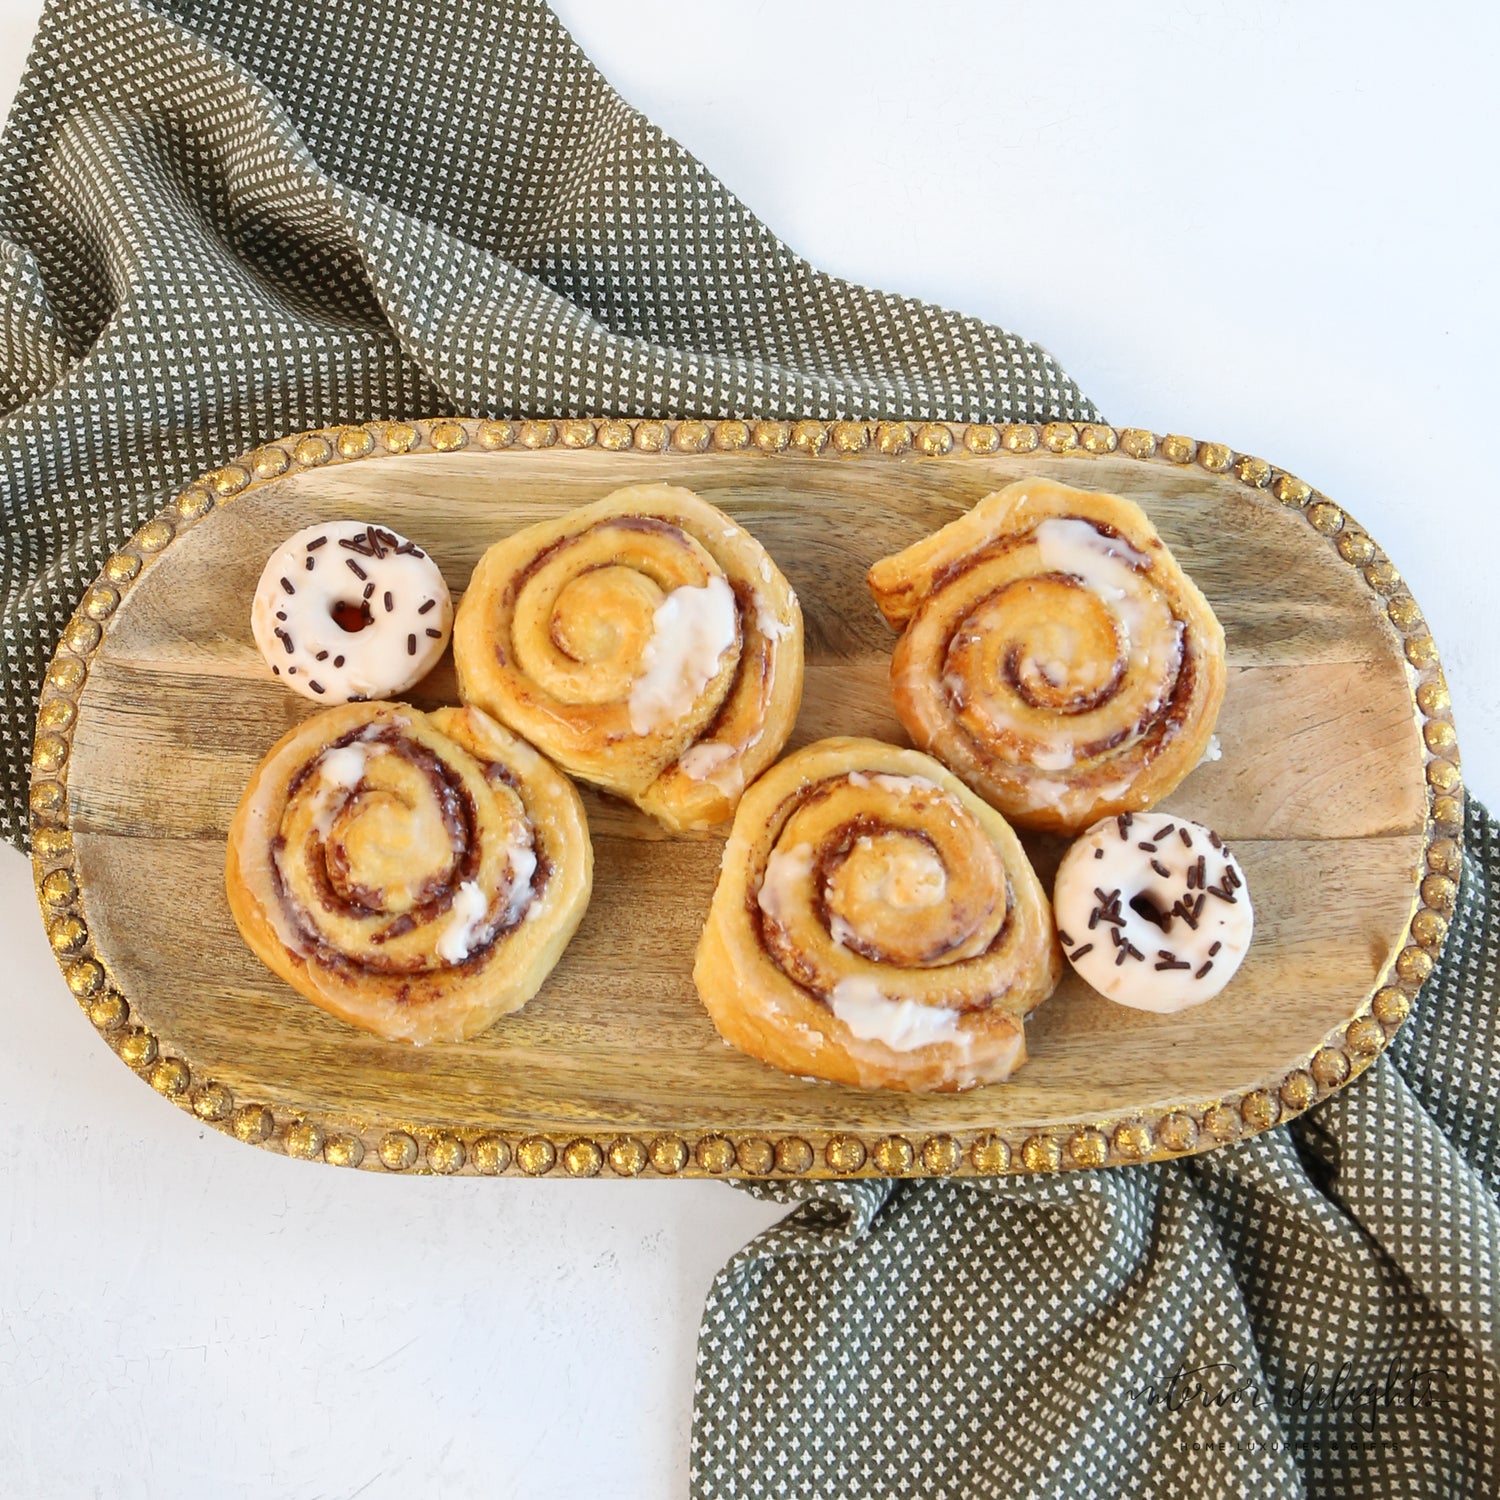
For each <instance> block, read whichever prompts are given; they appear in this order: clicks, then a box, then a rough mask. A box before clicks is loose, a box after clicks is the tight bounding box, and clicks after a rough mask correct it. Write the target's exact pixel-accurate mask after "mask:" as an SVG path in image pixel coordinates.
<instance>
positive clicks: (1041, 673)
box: [869, 479, 1225, 833]
mask: <svg viewBox="0 0 1500 1500" xmlns="http://www.w3.org/2000/svg"><path fill="white" fill-rule="evenodd" d="M869 582H870V587H871V589H872V591H873V592H874V594H875V598H876V601H877V603H878V604H879V606H880V609H881V611H882V613H883V614H884V615H885V617H886V619H887V620H888V621H889V622H890V623H891V624H892V625H894V626H896V627H898V628H900V629H901V630H902V631H903V634H902V636H901V639H900V641H899V642H898V643H897V645H896V650H895V652H894V654H893V657H892V662H891V687H892V695H893V698H894V701H895V706H896V711H897V713H898V715H899V716H900V718H901V722H902V723H903V724H904V725H905V726H906V728H907V730H908V731H909V732H910V734H911V736H912V738H913V739H914V740H915V741H916V742H917V743H918V744H919V745H921V746H922V747H923V748H924V749H926V750H928V751H929V752H930V753H932V754H934V755H936V756H937V757H938V758H939V759H940V760H942V761H943V762H944V763H945V764H946V765H948V766H949V767H951V768H952V769H953V770H954V771H956V772H957V773H958V774H959V775H960V776H962V777H963V778H964V779H965V780H966V781H967V782H968V783H969V785H970V786H972V787H973V788H974V789H975V790H976V791H978V792H979V793H980V794H981V795H982V796H984V797H985V798H987V799H988V800H989V801H990V802H991V803H993V804H994V805H995V806H996V807H998V808H999V809H1000V810H1001V811H1002V812H1004V813H1005V815H1006V816H1007V817H1008V818H1011V819H1012V820H1013V821H1015V822H1017V823H1019V824H1022V825H1024V826H1027V827H1034V828H1041V829H1047V830H1049V831H1053V832H1061V833H1073V832H1077V831H1078V830H1079V829H1080V828H1084V827H1087V826H1088V825H1089V824H1090V823H1092V822H1093V821H1094V820H1095V819H1096V818H1098V817H1100V816H1102V815H1104V814H1106V813H1115V812H1119V811H1123V810H1126V809H1132V810H1139V809H1141V808H1144V807H1148V806H1150V805H1152V804H1153V803H1154V802H1156V801H1157V800H1159V799H1160V798H1162V797H1164V796H1166V795H1167V794H1168V793H1169V792H1170V791H1171V790H1172V789H1173V788H1174V787H1175V786H1177V785H1178V784H1179V783H1180V782H1181V780H1182V779H1183V778H1184V777H1185V776H1187V775H1188V774H1189V773H1190V772H1191V771H1192V770H1193V769H1194V767H1195V766H1196V765H1197V764H1198V763H1199V761H1200V760H1201V759H1202V757H1203V756H1204V753H1205V751H1206V750H1207V748H1208V746H1209V744H1210V736H1211V735H1212V733H1213V728H1214V722H1215V720H1216V718H1217V715H1218V711H1219V705H1220V703H1221V702H1222V700H1223V694H1224V683H1225V668H1224V634H1223V631H1222V629H1221V628H1220V626H1219V623H1218V621H1217V620H1216V619H1215V618H1214V614H1213V611H1212V609H1210V607H1209V605H1208V601H1207V600H1206V599H1205V598H1204V597H1203V595H1202V594H1201V593H1200V592H1199V590H1198V589H1197V588H1196V587H1195V586H1194V585H1193V583H1192V581H1191V580H1190V579H1188V578H1187V576H1186V575H1185V574H1184V573H1183V572H1182V570H1181V568H1180V567H1179V566H1178V565H1177V563H1176V561H1175V559H1174V558H1173V557H1172V555H1171V553H1170V552H1169V551H1168V550H1167V548H1166V546H1165V544H1164V543H1163V542H1162V540H1161V538H1160V537H1159V536H1158V535H1157V534H1156V531H1155V529H1154V528H1153V527H1152V525H1151V523H1150V521H1149V520H1148V519H1147V517H1146V515H1145V513H1144V512H1143V511H1142V510H1141V509H1140V507H1139V506H1137V505H1135V504H1134V503H1133V502H1132V501H1130V500H1127V499H1125V498H1123V497H1122V496H1118V495H1108V494H1103V493H1099V492H1095V491H1089V490H1080V489H1074V488H1072V487H1070V486H1067V485H1062V484H1058V483H1056V482H1055V481H1052V480H1047V479H1028V480H1021V481H1017V482H1016V483H1015V484H1012V485H1008V486H1007V487H1006V488H1005V489H1003V490H1000V491H997V492H996V493H995V494H993V495H990V496H988V497H986V498H985V499H983V500H981V501H980V502H979V503H978V504H977V505H976V506H975V507H974V508H973V510H971V511H970V512H969V513H968V514H967V515H965V516H962V517H960V518H959V519H958V520H956V521H953V522H951V523H950V524H949V525H948V526H945V527H943V528H942V529H941V530H940V531H938V532H936V533H935V534H934V535H932V536H930V537H927V538H926V539H925V540H923V541H921V542H918V543H916V544H915V545H913V546H911V547H909V548H907V549H906V550H905V551H904V552H901V553H898V554H896V555H895V556H893V557H888V558H885V559H883V560H882V561H880V562H878V563H876V564H875V566H874V567H873V568H871V569H870V574H869Z"/></svg>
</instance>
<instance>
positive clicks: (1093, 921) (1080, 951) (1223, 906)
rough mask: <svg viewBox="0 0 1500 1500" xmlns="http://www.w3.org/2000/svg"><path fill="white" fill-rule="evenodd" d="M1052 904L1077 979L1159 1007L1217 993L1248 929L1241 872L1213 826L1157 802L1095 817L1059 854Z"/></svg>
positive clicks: (1245, 947)
mask: <svg viewBox="0 0 1500 1500" xmlns="http://www.w3.org/2000/svg"><path fill="white" fill-rule="evenodd" d="M1052 905H1053V911H1054V913H1055V915H1056V918H1057V930H1058V936H1059V937H1060V938H1061V939H1062V944H1063V952H1064V953H1065V954H1066V955H1067V957H1068V962H1069V963H1071V964H1072V965H1073V967H1074V968H1075V969H1076V970H1077V971H1078V973H1079V974H1080V975H1081V976H1082V978H1083V979H1084V980H1086V981H1087V982H1088V983H1089V984H1090V985H1092V986H1093V988H1094V989H1096V990H1098V991H1099V993H1100V994H1101V995H1104V996H1105V997H1107V998H1108V999H1110V1000H1114V1001H1116V1002H1118V1003H1119V1004H1120V1005H1129V1006H1132V1007H1133V1008H1134V1009H1136V1010H1152V1011H1157V1012H1161V1013H1167V1012H1170V1011H1176V1010H1186V1009H1187V1007H1188V1006H1190V1005H1199V1004H1201V1003H1202V1002H1203V1001H1205V1000H1211V999H1212V998H1213V997H1214V996H1215V995H1217V994H1218V993H1219V991H1220V990H1222V989H1223V988H1224V986H1225V985H1226V984H1228V983H1229V981H1230V980H1231V979H1233V978H1234V974H1235V971H1236V970H1237V969H1238V968H1239V966H1240V961H1241V960H1242V959H1243V958H1244V956H1245V954H1246V953H1247V952H1248V951H1249V948H1250V937H1251V934H1252V932H1253V931H1254V928H1255V913H1254V911H1253V910H1252V909H1251V906H1250V891H1249V888H1248V887H1247V886H1246V884H1245V875H1244V871H1243V870H1241V869H1240V865H1239V861H1238V860H1237V859H1235V857H1234V855H1233V854H1231V853H1230V852H1229V850H1228V849H1226V848H1225V847H1224V844H1223V842H1222V841H1221V840H1220V838H1219V836H1218V834H1216V833H1214V832H1213V831H1212V830H1211V829H1208V828H1205V827H1204V826H1203V825H1202V824H1201V823H1189V822H1188V821H1187V820H1186V819H1184V818H1177V817H1173V815H1172V814H1171V813H1168V812H1162V811H1160V810H1158V811H1156V812H1153V813H1136V814H1131V813H1128V812H1127V813H1121V814H1120V815H1119V816H1118V817H1114V818H1102V819H1100V821H1099V822H1097V823H1095V824H1094V826H1093V827H1092V828H1090V829H1089V830H1088V832H1087V833H1085V834H1084V835H1083V837H1082V838H1080V839H1079V840H1078V841H1077V842H1076V843H1075V844H1074V845H1073V846H1072V847H1071V848H1070V849H1069V850H1068V852H1067V853H1066V854H1065V855H1064V856H1063V861H1062V864H1061V865H1059V866H1058V870H1057V884H1056V886H1055V887H1054V889H1053V896H1052Z"/></svg>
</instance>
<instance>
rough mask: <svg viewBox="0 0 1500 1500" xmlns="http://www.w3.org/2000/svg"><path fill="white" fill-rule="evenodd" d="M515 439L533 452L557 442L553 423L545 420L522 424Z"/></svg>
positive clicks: (638, 443) (638, 442) (638, 441)
mask: <svg viewBox="0 0 1500 1500" xmlns="http://www.w3.org/2000/svg"><path fill="white" fill-rule="evenodd" d="M642 425H644V424H642ZM517 438H518V440H519V442H520V444H521V446H522V447H523V448H531V449H533V450H535V449H537V448H550V447H551V446H552V445H553V444H554V443H555V442H556V441H557V428H556V426H555V425H554V424H553V423H551V422H549V421H546V420H545V419H543V420H539V421H531V422H522V423H521V430H520V432H519V433H518V434H517ZM639 445H640V440H639V434H637V446H639Z"/></svg>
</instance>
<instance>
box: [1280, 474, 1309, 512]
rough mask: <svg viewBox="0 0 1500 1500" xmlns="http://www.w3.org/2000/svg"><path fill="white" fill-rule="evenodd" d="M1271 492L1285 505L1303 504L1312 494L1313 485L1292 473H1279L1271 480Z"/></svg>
mask: <svg viewBox="0 0 1500 1500" xmlns="http://www.w3.org/2000/svg"><path fill="white" fill-rule="evenodd" d="M1271 493H1272V494H1273V495H1274V496H1275V497H1276V498H1277V499H1278V500H1279V501H1281V503H1282V504H1283V505H1303V504H1305V503H1306V501H1307V498H1308V496H1309V495H1311V494H1312V486H1311V485H1310V484H1308V482H1307V481H1306V480H1305V479H1298V478H1296V477H1295V476H1293V475H1291V474H1278V475H1277V476H1276V478H1275V479H1273V480H1272V481H1271Z"/></svg>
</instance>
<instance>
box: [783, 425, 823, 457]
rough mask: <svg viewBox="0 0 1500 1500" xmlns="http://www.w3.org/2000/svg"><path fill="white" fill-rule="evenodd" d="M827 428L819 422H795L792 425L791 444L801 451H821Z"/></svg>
mask: <svg viewBox="0 0 1500 1500" xmlns="http://www.w3.org/2000/svg"><path fill="white" fill-rule="evenodd" d="M827 437H828V429H827V428H826V427H825V426H824V425H823V424H822V423H821V422H797V423H795V424H794V425H793V427H792V446H793V447H794V448H796V449H797V450H798V451H799V452H801V453H809V454H811V453H818V452H821V450H822V447H823V444H824V442H825V441H826V440H827Z"/></svg>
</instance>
